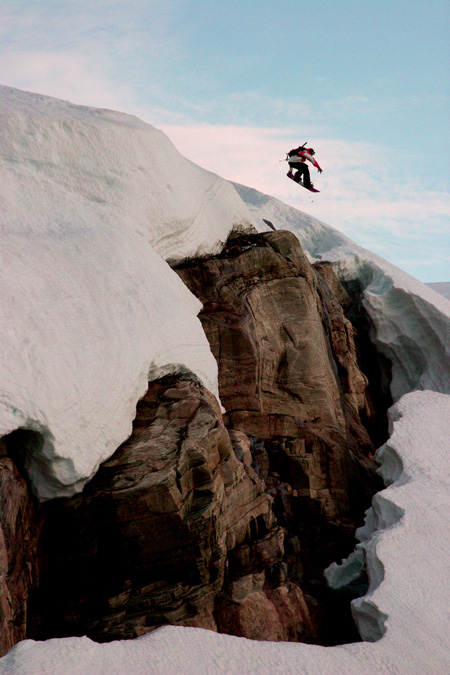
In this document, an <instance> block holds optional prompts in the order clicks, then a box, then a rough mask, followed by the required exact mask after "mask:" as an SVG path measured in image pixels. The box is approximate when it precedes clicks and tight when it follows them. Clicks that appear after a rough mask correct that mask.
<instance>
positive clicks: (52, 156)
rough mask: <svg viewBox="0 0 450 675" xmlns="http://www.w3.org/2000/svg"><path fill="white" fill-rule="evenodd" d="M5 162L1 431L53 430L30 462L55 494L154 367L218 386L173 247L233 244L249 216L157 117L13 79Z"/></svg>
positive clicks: (43, 486)
mask: <svg viewBox="0 0 450 675" xmlns="http://www.w3.org/2000/svg"><path fill="white" fill-rule="evenodd" d="M0 172H1V177H0V199H1V205H2V208H1V216H0V217H1V227H0V237H1V255H2V275H1V280H0V285H1V287H0V293H1V297H2V304H1V310H0V311H1V326H2V346H3V349H2V352H1V355H0V364H1V366H0V367H1V372H2V378H1V390H0V434H1V435H6V434H8V433H10V432H12V431H14V430H15V429H17V428H26V429H30V430H33V431H36V432H38V433H39V434H40V435H41V436H42V439H43V443H44V445H43V448H42V449H41V450H40V451H39V450H38V452H37V454H36V455H34V454H33V455H29V456H28V457H27V465H28V470H29V472H30V475H31V478H32V481H33V484H34V487H35V490H36V492H37V493H38V495H39V497H40V498H41V499H48V498H51V497H55V496H62V495H70V494H73V493H74V492H75V491H77V490H80V489H81V488H82V487H83V484H84V483H85V482H86V480H88V479H89V478H90V477H91V476H92V475H93V473H94V472H95V471H96V468H97V467H98V465H99V463H100V462H101V461H103V460H105V459H106V458H107V457H109V456H110V455H111V454H112V453H113V452H114V451H115V450H116V448H117V447H118V446H119V445H120V443H121V442H122V441H124V440H125V439H126V438H127V437H128V436H129V434H130V433H131V423H132V420H133V418H134V415H135V406H136V403H137V401H138V399H139V398H140V397H141V396H142V395H143V393H144V392H145V390H146V387H147V381H148V377H149V373H151V377H158V376H159V375H161V374H162V373H164V372H167V371H171V370H180V369H188V370H190V371H192V372H194V373H195V374H196V375H197V376H198V377H199V378H200V379H201V380H202V381H203V382H204V383H205V384H206V386H207V387H208V388H209V389H210V390H211V391H213V392H214V393H216V394H217V366H216V363H215V360H214V358H213V356H212V354H211V351H210V348H209V344H208V342H207V340H206V337H205V335H204V332H203V329H202V327H201V324H200V321H199V320H198V318H197V313H198V311H199V310H200V303H199V302H198V301H197V300H196V299H195V298H194V297H193V296H192V295H191V293H190V292H189V291H188V290H187V289H186V287H185V286H184V285H183V284H182V282H181V281H180V280H179V279H178V276H177V275H176V274H175V273H174V272H173V271H172V270H171V269H170V267H169V265H168V264H167V263H166V262H165V260H164V259H170V260H178V259H182V258H185V257H187V256H194V255H202V254H203V253H206V252H207V253H212V252H217V251H219V250H220V248H221V246H222V245H223V242H224V241H225V240H226V239H227V236H228V234H229V232H230V231H231V229H232V228H233V227H236V226H239V227H246V226H248V221H249V214H248V211H247V209H246V207H245V205H244V204H243V202H242V201H241V199H240V198H239V197H238V195H237V193H236V191H235V190H234V188H233V187H232V186H231V184H230V183H228V182H227V181H224V180H222V179H221V178H219V177H218V176H215V175H214V174H211V173H209V172H207V171H204V170H203V169H201V168H200V167H197V166H195V165H194V164H192V163H191V162H189V161H188V160H186V159H184V158H183V157H181V155H180V154H179V153H178V152H177V150H176V149H175V148H174V147H173V145H172V143H171V142H170V141H169V139H168V138H167V137H166V136H164V134H162V133H161V132H160V131H157V130H156V129H154V128H153V127H151V126H150V125H148V124H145V123H144V122H142V121H140V120H138V119H136V118H134V117H131V116H129V115H125V114H122V113H117V112H113V111H108V110H97V109H93V108H86V107H82V106H76V105H73V104H71V103H68V102H65V101H58V100H56V99H52V98H49V97H45V96H40V95H38V94H30V93H27V92H23V91H19V90H17V89H11V88H10V87H0ZM163 258H164V259H163Z"/></svg>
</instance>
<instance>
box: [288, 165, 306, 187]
mask: <svg viewBox="0 0 450 675" xmlns="http://www.w3.org/2000/svg"><path fill="white" fill-rule="evenodd" d="M288 163H289V166H290V168H291V170H292V171H295V170H297V173H296V174H295V180H296V181H297V183H299V182H300V179H301V178H303V181H302V183H303V185H304V186H305V187H311V177H310V175H309V168H308V166H307V165H306V164H305V163H304V162H292V164H291V162H288Z"/></svg>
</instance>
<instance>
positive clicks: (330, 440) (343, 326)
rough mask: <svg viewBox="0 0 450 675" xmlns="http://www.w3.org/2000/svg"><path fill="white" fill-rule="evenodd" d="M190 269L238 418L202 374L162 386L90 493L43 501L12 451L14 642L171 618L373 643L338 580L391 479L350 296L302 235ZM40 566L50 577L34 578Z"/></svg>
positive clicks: (259, 632) (138, 631) (248, 239)
mask: <svg viewBox="0 0 450 675" xmlns="http://www.w3.org/2000/svg"><path fill="white" fill-rule="evenodd" d="M176 271H177V272H178V274H179V275H180V277H181V278H182V279H183V281H184V282H185V283H186V285H187V286H188V287H189V288H190V289H191V290H192V291H193V292H194V294H195V295H197V297H198V298H199V299H200V300H201V301H202V303H203V310H202V312H201V315H200V318H201V320H202V323H203V326H204V330H205V333H206V335H207V337H208V339H209V342H210V345H211V349H212V351H213V353H214V355H215V357H216V359H217V362H218V366H219V387H220V396H221V402H222V404H223V406H224V409H225V411H224V412H223V411H222V410H221V409H220V406H219V404H218V402H217V401H216V399H215V398H214V397H213V396H212V394H211V393H210V392H208V391H207V390H205V389H204V387H203V386H202V385H201V384H200V383H199V382H198V381H197V380H196V378H195V377H194V376H192V375H178V376H175V375H172V376H166V377H165V378H162V379H161V380H158V381H156V382H152V383H151V384H150V386H149V389H148V392H147V394H146V395H145V397H144V398H143V399H142V400H141V401H140V403H139V404H138V408H137V416H136V420H135V423H134V430H133V434H132V436H131V437H130V438H129V439H128V441H127V442H126V443H124V444H123V445H122V446H121V447H120V448H119V449H118V450H117V451H116V453H115V454H114V455H113V457H111V458H110V459H109V460H108V461H107V462H105V463H104V464H103V465H102V466H101V467H100V469H99V471H98V473H97V475H96V476H95V477H94V479H92V480H91V481H90V483H89V484H88V485H87V486H86V487H85V489H84V490H83V492H82V493H81V494H79V495H77V496H76V497H73V498H71V499H62V500H56V501H53V502H49V503H47V504H45V505H44V506H43V507H40V509H39V510H36V505H35V504H34V501H33V499H32V498H31V497H30V493H29V490H28V489H27V486H26V482H25V480H24V478H23V477H22V476H21V475H20V472H19V471H18V470H17V468H15V467H14V465H11V457H8V458H7V459H5V462H6V465H7V467H8V470H9V471H10V472H12V473H14V480H15V487H14V490H11V489H10V488H9V487H8V481H7V482H6V483H3V487H2V495H3V499H4V500H6V501H7V502H8V503H9V504H10V515H9V516H7V517H5V518H4V519H3V521H2V526H3V530H5V527H6V528H9V532H10V534H9V535H8V542H9V543H8V544H7V546H6V548H5V546H3V550H4V551H7V553H8V556H9V559H10V560H11V559H12V558H13V556H17V559H18V560H19V561H20V563H19V564H18V565H17V571H18V572H19V573H18V574H17V573H15V572H11V564H9V568H10V569H9V571H8V574H7V577H8V580H7V584H6V585H5V582H4V580H3V581H2V598H1V603H2V606H3V607H4V608H6V609H5V610H4V613H5V612H7V611H9V610H8V606H7V603H8V602H9V600H8V597H9V596H11V597H12V596H14V597H15V600H14V602H15V609H14V612H12V614H11V611H10V612H9V615H8V616H7V618H6V620H5V621H4V625H7V626H8V631H7V632H6V633H5V635H7V636H8V637H7V638H5V641H4V645H3V646H2V647H3V650H4V651H6V649H7V648H9V647H10V646H11V645H12V644H13V643H14V641H16V640H18V639H21V638H23V637H25V636H28V637H38V638H47V637H54V636H64V635H84V634H87V635H89V636H90V637H92V638H94V639H96V640H99V641H105V640H111V639H122V638H131V637H136V636H139V635H142V634H144V633H146V632H149V631H152V630H154V629H155V628H156V627H158V626H160V625H164V624H167V623H172V624H178V625H190V626H201V627H204V628H209V629H211V630H218V631H221V632H228V633H232V634H235V635H241V636H245V637H249V638H253V639H265V640H303V641H313V642H322V643H325V644H332V643H337V642H342V641H346V640H354V639H357V635H356V633H355V632H354V627H352V626H351V625H350V623H347V622H346V619H345V618H344V614H345V612H346V613H347V614H348V615H349V604H348V603H349V599H350V598H349V597H348V596H347V597H345V598H343V599H342V603H340V599H339V598H336V597H334V596H333V597H332V596H331V595H330V593H329V592H328V591H327V590H326V587H325V584H324V581H323V569H324V567H325V566H326V565H328V564H329V563H330V562H332V561H333V560H336V559H339V558H340V557H343V556H345V555H346V554H348V552H349V551H350V550H351V549H352V546H353V533H354V530H355V527H356V526H357V525H358V524H359V523H360V522H361V519H362V515H363V512H364V509H365V508H366V507H367V506H368V504H369V502H370V498H371V496H372V495H373V493H374V492H375V491H376V490H377V489H378V488H379V487H380V481H379V480H378V478H377V477H376V475H375V473H374V470H375V468H376V467H375V464H374V461H373V457H372V452H373V449H374V448H373V443H372V441H371V438H370V435H369V433H368V431H367V428H371V427H370V425H372V428H374V427H376V426H377V419H378V417H377V411H376V410H375V409H374V406H373V403H372V398H371V394H370V387H369V386H368V381H367V377H366V376H365V375H364V374H363V372H362V370H361V367H360V358H359V354H358V350H357V348H356V347H355V344H356V342H355V341H356V340H357V335H356V332H355V330H354V328H353V326H352V324H351V323H350V321H349V320H348V319H347V318H346V311H347V310H348V309H349V308H350V306H351V300H350V298H349V297H348V295H347V294H346V292H345V290H344V289H343V287H342V286H341V285H340V283H339V281H338V280H337V278H336V277H335V275H334V273H333V271H332V269H331V267H329V266H326V265H320V266H315V267H312V266H311V265H310V264H309V262H308V260H307V259H306V257H305V256H304V254H303V252H302V249H301V247H300V244H299V242H298V240H297V239H296V237H295V236H294V235H292V234H290V233H288V232H273V233H269V234H264V235H257V234H255V235H249V236H245V237H240V238H238V239H233V240H230V241H229V242H228V243H227V245H226V247H225V248H224V250H223V252H222V254H221V255H219V256H216V257H212V258H208V259H202V260H191V261H188V262H186V263H184V264H182V265H179V266H178V267H177V270H176ZM366 427H367V428H366ZM20 433H21V432H20ZM20 433H19V435H18V436H17V438H16V442H15V444H14V447H16V446H17V441H19V445H20V439H21V438H22V437H21V435H20ZM24 433H25V434H26V433H27V432H24ZM22 441H26V439H25V438H22ZM25 446H26V443H25ZM25 446H24V448H25ZM24 448H22V449H20V448H19V449H18V450H15V451H14V452H15V453H16V455H17V456H18V457H20V454H21V452H23V451H24ZM13 454H14V453H13ZM10 455H11V453H10ZM0 478H1V476H0ZM21 481H22V482H21ZM14 491H15V492H14ZM13 492H14V493H17V494H20V495H21V499H22V502H21V504H23V505H22V506H18V505H17V504H18V502H16V499H15V498H14V499H13V498H12V497H11V495H12V493H13ZM15 504H16V505H15ZM14 505H15V506H14ZM11 509H12V510H11ZM33 509H34V511H33ZM5 513H6V511H5ZM19 513H21V514H24V513H26V514H27V515H26V518H24V519H23V518H22V516H20V517H19V515H18V514H19ZM13 521H14V522H15V523H16V529H14V527H12V526H11V525H10V524H8V523H11V522H13ZM22 521H23V522H22ZM43 521H44V535H43V536H41V534H40V533H41V524H42V522H43ZM5 523H6V525H5ZM17 523H19V524H20V523H21V525H20V527H18V526H17ZM11 533H12V534H11ZM21 541H25V542H26V543H27V546H26V548H27V551H26V553H25V552H22V553H20V550H21V549H20V547H21ZM0 544H1V542H0ZM38 544H39V546H38ZM0 547H1V546H0ZM8 547H9V548H8ZM14 547H15V548H16V550H17V551H18V553H17V551H16V552H13V550H14ZM0 555H3V558H4V557H5V554H0ZM0 559H1V558H0ZM33 561H34V562H33ZM36 561H38V563H36ZM27 566H28V567H27ZM42 567H43V571H42V573H41V568H42ZM25 568H27V569H29V570H34V571H33V572H32V573H31V575H30V573H29V572H28V577H20V574H21V570H22V571H23V570H24V569H25ZM4 569H6V566H5V564H3V567H2V570H4ZM2 570H0V573H1V572H2ZM41 576H42V579H41V580H40V577H41ZM19 578H27V579H28V580H27V582H26V584H25V588H24V590H22V589H21V586H20V582H18V579H19ZM13 580H14V581H13ZM8 584H9V585H8ZM5 589H6V591H5ZM356 592H357V591H356ZM8 593H9V596H8ZM5 603H6V604H5ZM20 607H22V614H20V610H19V608H20ZM13 615H14V616H15V617H16V619H14V618H11V617H12V616H13ZM5 616H6V614H5ZM20 617H21V618H20ZM19 619H20V620H19ZM14 621H16V624H18V625H19V624H20V627H19V629H17V630H15V629H14V630H12V629H11V626H12V625H13V624H14ZM337 626H339V627H341V628H342V630H341V632H340V633H339V631H338V630H337Z"/></svg>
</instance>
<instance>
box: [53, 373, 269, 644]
mask: <svg viewBox="0 0 450 675" xmlns="http://www.w3.org/2000/svg"><path fill="white" fill-rule="evenodd" d="M141 413H142V416H143V419H145V426H141V419H142V418H141ZM237 439H239V440H240V442H241V443H244V438H243V436H242V435H238V436H237V437H236V436H235V442H236V440H237ZM247 443H248V441H247ZM244 445H245V443H244ZM271 501H272V500H271V498H270V496H269V495H267V494H266V493H265V490H264V484H263V483H262V481H261V480H260V479H259V478H258V477H257V476H256V474H255V472H254V471H253V470H252V469H250V468H248V467H245V465H244V464H243V463H242V462H240V461H238V460H237V459H236V456H235V454H234V451H233V448H232V443H231V440H230V436H229V434H228V432H227V430H226V428H225V426H224V424H223V421H222V417H221V413H220V409H219V406H218V404H217V401H216V400H215V399H214V397H213V396H212V395H211V394H210V393H209V392H207V391H206V390H205V389H204V388H203V387H202V386H201V385H200V384H199V383H198V382H197V381H195V380H193V379H189V378H177V377H175V376H173V377H167V378H163V380H161V381H159V382H154V383H152V384H151V386H150V388H149V392H148V394H147V395H146V396H145V397H144V399H143V400H142V401H141V402H140V404H139V406H138V415H137V421H136V424H135V430H134V432H133V434H132V436H131V437H130V439H129V440H128V441H127V442H126V443H124V444H123V445H122V446H121V448H119V450H118V451H117V452H116V453H115V454H114V455H113V457H111V459H109V460H108V461H107V462H105V463H104V464H103V465H102V466H101V468H100V470H99V472H98V474H97V475H96V476H95V478H94V479H93V480H92V481H91V482H90V483H89V485H88V486H86V488H85V490H84V491H83V493H82V494H81V495H79V496H77V497H75V498H73V499H69V500H64V501H60V502H59V503H55V504H49V505H48V508H47V516H48V523H49V528H50V534H49V540H50V541H53V546H54V549H53V550H52V564H51V567H50V569H49V570H48V574H47V579H46V582H45V584H43V585H42V587H41V602H42V610H43V611H47V614H46V616H45V617H44V620H43V624H42V629H41V635H50V634H52V635H54V634H55V633H56V634H57V632H58V631H60V632H61V628H62V630H63V632H67V633H70V634H74V633H75V634H78V633H81V634H84V633H87V634H88V635H90V636H91V637H94V638H96V639H100V640H104V639H112V638H127V637H133V636H137V635H141V634H143V633H145V632H148V631H149V630H152V629H153V628H154V627H155V626H159V625H162V624H165V623H174V624H183V625H195V626H203V627H205V628H212V629H214V628H215V627H216V623H215V618H214V610H215V599H216V596H217V595H218V593H219V592H220V591H221V590H222V587H223V584H224V579H225V569H226V566H227V554H228V549H235V548H236V547H239V546H243V545H244V542H249V541H256V540H258V538H262V543H261V546H260V550H259V553H258V554H257V553H256V552H254V556H257V555H259V561H260V563H261V565H262V566H263V567H264V566H266V567H268V566H270V564H271V563H272V559H273V557H276V555H275V554H274V555H273V556H271V555H270V554H269V553H268V552H267V551H266V552H264V551H265V550H266V549H269V548H270V546H269V545H268V544H265V543H264V542H265V541H266V539H267V537H269V536H270V533H271V532H272V529H273V527H274V517H273V514H272V511H271ZM273 531H274V533H277V532H278V530H273ZM61 533H63V536H61ZM274 536H275V537H276V536H278V537H279V535H277V534H274ZM281 539H282V536H281ZM281 545H282V542H281ZM67 579H70V585H69V584H67ZM55 619H56V622H55Z"/></svg>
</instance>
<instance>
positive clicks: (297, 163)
mask: <svg viewBox="0 0 450 675" xmlns="http://www.w3.org/2000/svg"><path fill="white" fill-rule="evenodd" d="M305 145H306V143H303V145H301V146H300V147H299V148H294V149H293V150H291V151H290V152H288V154H287V157H286V159H287V161H288V164H289V171H288V174H287V175H288V176H289V178H292V180H295V181H296V182H297V183H300V185H303V187H305V188H308V189H309V188H313V187H314V185H313V183H311V178H310V175H309V167H308V165H307V164H306V162H311V164H312V165H313V166H315V167H316V169H317V170H318V172H319V173H322V169H321V168H320V166H319V163H318V162H316V160H315V159H314V155H315V154H316V153H315V152H314V150H313V148H305ZM294 171H295V174H294Z"/></svg>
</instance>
